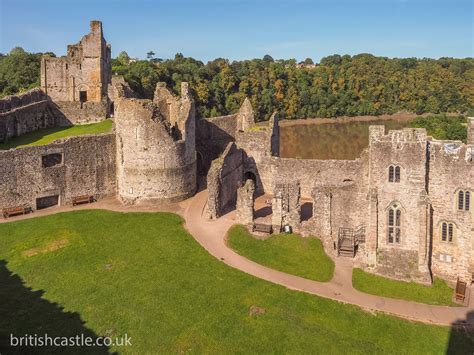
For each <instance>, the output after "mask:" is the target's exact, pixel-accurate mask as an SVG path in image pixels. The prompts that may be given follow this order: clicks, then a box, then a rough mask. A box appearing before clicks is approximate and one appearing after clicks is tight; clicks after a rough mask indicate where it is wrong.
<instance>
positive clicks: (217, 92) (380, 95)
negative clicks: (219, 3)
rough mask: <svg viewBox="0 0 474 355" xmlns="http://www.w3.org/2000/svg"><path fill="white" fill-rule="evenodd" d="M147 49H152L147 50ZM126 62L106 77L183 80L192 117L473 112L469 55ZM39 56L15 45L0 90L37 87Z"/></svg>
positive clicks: (0, 60) (5, 59)
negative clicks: (246, 105)
mask: <svg viewBox="0 0 474 355" xmlns="http://www.w3.org/2000/svg"><path fill="white" fill-rule="evenodd" d="M150 53H153V52H150ZM154 54H155V53H153V55H150V56H149V58H148V59H147V60H133V59H131V58H130V57H129V56H128V54H127V53H125V52H122V53H120V54H119V55H118V56H117V58H115V59H113V61H112V72H113V74H117V75H123V76H124V77H125V80H126V81H127V82H128V83H129V84H130V86H131V87H132V88H133V89H134V90H135V91H136V92H137V93H138V94H139V95H141V96H142V97H144V98H151V97H152V96H153V92H154V89H155V85H156V83H157V82H159V81H164V82H166V83H167V84H168V86H169V87H170V88H171V89H172V90H173V91H174V92H175V93H179V87H180V85H181V82H182V81H187V82H189V84H190V87H191V90H192V94H193V96H194V99H195V101H196V110H197V115H198V116H199V117H213V116H219V115H226V114H230V113H234V112H236V111H237V110H238V108H239V107H240V105H241V103H242V102H243V100H244V98H245V97H246V96H248V97H249V98H250V100H251V102H252V106H253V107H254V109H255V112H256V116H257V118H258V119H260V120H264V119H267V118H268V117H269V116H270V115H271V113H272V112H274V111H279V112H280V113H281V115H282V116H283V117H285V118H288V119H293V118H314V117H337V116H343V115H347V116H357V115H379V114H391V113H395V112H400V111H409V112H415V113H418V114H421V113H425V112H430V113H443V112H456V113H461V114H472V113H473V112H474V58H466V59H453V58H440V59H436V60H435V59H426V58H425V59H417V58H403V59H397V58H394V59H390V58H386V57H376V56H373V55H371V54H358V55H354V56H350V55H343V56H341V55H332V56H329V57H325V58H323V59H321V61H320V63H319V64H316V65H314V64H313V62H312V60H311V58H307V59H306V60H305V61H304V62H302V63H297V62H296V60H294V59H292V60H274V59H273V58H272V57H271V56H269V55H266V56H265V57H264V58H263V59H252V60H244V61H232V62H231V61H229V60H227V59H222V58H218V59H215V60H213V61H209V62H208V63H206V64H204V63H203V62H201V61H198V60H195V59H193V58H187V57H184V56H183V55H182V54H181V53H178V54H176V56H175V58H174V59H168V60H162V59H154V58H153V57H154ZM40 58H41V54H40V53H36V54H32V53H27V52H25V51H24V50H22V49H21V48H15V49H13V50H12V51H11V52H10V53H9V54H8V55H1V56H0V95H1V96H5V95H9V94H13V93H16V92H19V91H23V90H26V89H29V88H31V87H34V86H38V85H39V67H40Z"/></svg>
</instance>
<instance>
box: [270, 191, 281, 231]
mask: <svg viewBox="0 0 474 355" xmlns="http://www.w3.org/2000/svg"><path fill="white" fill-rule="evenodd" d="M282 223H283V193H282V192H281V191H278V192H276V193H275V195H274V196H273V199H272V228H273V232H274V233H280V232H281V227H282Z"/></svg>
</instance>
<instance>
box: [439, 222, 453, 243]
mask: <svg viewBox="0 0 474 355" xmlns="http://www.w3.org/2000/svg"><path fill="white" fill-rule="evenodd" d="M453 236H454V224H452V223H449V222H443V223H442V224H441V240H442V241H443V242H450V243H451V242H452V241H453Z"/></svg>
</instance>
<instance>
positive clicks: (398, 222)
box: [387, 203, 402, 244]
mask: <svg viewBox="0 0 474 355" xmlns="http://www.w3.org/2000/svg"><path fill="white" fill-rule="evenodd" d="M401 226H402V211H401V209H400V206H399V205H398V204H396V203H394V204H393V205H392V206H390V207H389V209H388V231H387V232H388V233H387V234H388V242H389V243H390V244H394V243H395V244H399V243H400V240H401V234H402V233H401Z"/></svg>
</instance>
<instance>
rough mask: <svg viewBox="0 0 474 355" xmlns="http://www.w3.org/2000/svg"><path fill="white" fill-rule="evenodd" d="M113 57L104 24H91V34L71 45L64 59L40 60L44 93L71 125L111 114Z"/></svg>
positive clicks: (99, 118) (97, 22)
mask: <svg viewBox="0 0 474 355" xmlns="http://www.w3.org/2000/svg"><path fill="white" fill-rule="evenodd" d="M110 53H111V48H110V45H109V44H107V42H106V41H105V39H104V35H103V31H102V23H101V22H100V21H91V22H90V32H89V33H88V34H87V35H85V36H84V37H83V38H82V39H81V40H80V41H79V43H77V44H71V45H68V46H67V55H66V56H65V57H51V56H43V58H42V59H41V89H42V90H43V92H44V93H45V94H46V95H47V96H49V98H51V100H53V101H54V102H55V103H56V104H57V105H58V107H59V108H60V109H61V110H62V111H64V112H65V114H66V116H68V118H69V119H70V120H71V122H72V123H74V124H76V123H85V122H97V121H100V120H103V119H105V118H106V116H107V115H108V114H109V112H110V110H111V104H110V102H109V99H108V96H107V93H108V86H109V84H111V54H110Z"/></svg>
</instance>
